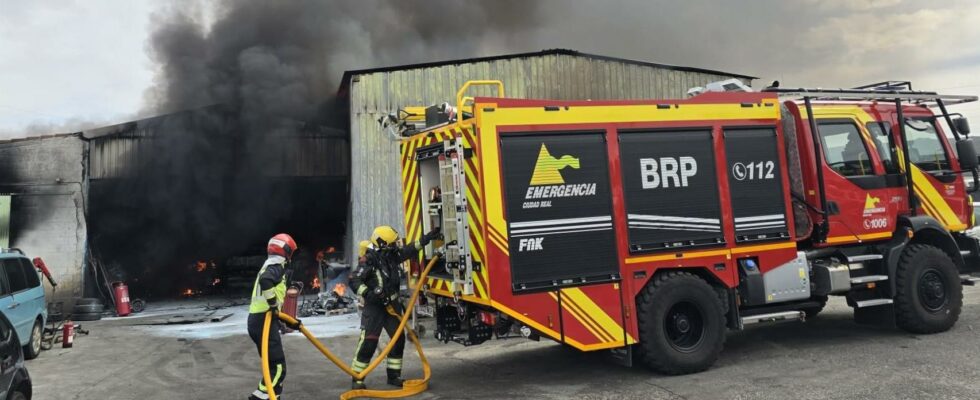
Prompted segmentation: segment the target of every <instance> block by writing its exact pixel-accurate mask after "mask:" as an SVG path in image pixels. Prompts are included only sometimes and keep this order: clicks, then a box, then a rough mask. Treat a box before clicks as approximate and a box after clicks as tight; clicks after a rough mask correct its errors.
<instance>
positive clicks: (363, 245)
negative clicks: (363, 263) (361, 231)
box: [357, 240, 371, 257]
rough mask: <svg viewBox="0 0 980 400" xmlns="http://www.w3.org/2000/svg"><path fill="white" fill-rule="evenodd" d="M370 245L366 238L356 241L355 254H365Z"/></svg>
mask: <svg viewBox="0 0 980 400" xmlns="http://www.w3.org/2000/svg"><path fill="white" fill-rule="evenodd" d="M370 246H371V242H369V241H367V240H362V241H361V242H360V243H358V244H357V256H358V257H364V255H365V254H367V249H368V247H370Z"/></svg>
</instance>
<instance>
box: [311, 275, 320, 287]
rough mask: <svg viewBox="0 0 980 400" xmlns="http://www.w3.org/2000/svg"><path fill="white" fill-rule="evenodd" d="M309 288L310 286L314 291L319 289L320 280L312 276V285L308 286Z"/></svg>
mask: <svg viewBox="0 0 980 400" xmlns="http://www.w3.org/2000/svg"><path fill="white" fill-rule="evenodd" d="M310 286H312V287H313V288H314V289H319V288H320V278H319V277H316V276H314V277H313V284H312V285H310Z"/></svg>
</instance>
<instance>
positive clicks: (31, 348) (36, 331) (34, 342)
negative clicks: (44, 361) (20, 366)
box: [24, 319, 44, 360]
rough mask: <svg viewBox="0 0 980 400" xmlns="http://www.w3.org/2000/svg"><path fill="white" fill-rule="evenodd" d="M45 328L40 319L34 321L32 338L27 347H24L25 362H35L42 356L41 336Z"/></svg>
mask: <svg viewBox="0 0 980 400" xmlns="http://www.w3.org/2000/svg"><path fill="white" fill-rule="evenodd" d="M43 328H44V327H43V326H42V325H41V320H40V319H38V320H37V321H34V327H33V328H31V338H30V339H29V340H28V341H27V345H25V346H24V359H25V360H33V359H35V358H37V356H38V355H40V354H41V334H42V333H43V332H44V329H43Z"/></svg>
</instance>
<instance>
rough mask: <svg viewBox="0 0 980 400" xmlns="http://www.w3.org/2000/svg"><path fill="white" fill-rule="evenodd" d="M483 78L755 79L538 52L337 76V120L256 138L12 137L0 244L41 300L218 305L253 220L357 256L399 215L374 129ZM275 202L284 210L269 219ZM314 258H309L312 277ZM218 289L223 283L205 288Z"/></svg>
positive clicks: (223, 128) (164, 130)
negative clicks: (52, 287)
mask: <svg viewBox="0 0 980 400" xmlns="http://www.w3.org/2000/svg"><path fill="white" fill-rule="evenodd" d="M490 75H492V76H498V77H501V80H502V81H504V82H505V84H508V85H510V86H508V88H509V90H511V91H512V93H514V95H515V96H522V97H528V98H550V99H578V98H585V99H594V100H605V99H648V98H670V97H683V96H684V95H685V93H686V91H687V89H688V88H690V87H695V86H703V85H706V84H707V83H709V82H714V81H720V80H725V79H732V78H736V79H741V80H743V81H744V82H746V83H751V80H752V79H753V78H752V77H750V76H746V75H739V74H730V73H725V72H720V71H710V70H702V69H697V68H689V67H676V66H670V65H661V64H654V63H649V62H641V61H633V60H625V59H617V58H612V57H605V56H598V55H591V54H582V53H578V52H576V51H572V50H561V49H559V50H545V51H541V52H537V53H523V54H512V55H501V56H494V57H484V58H475V59H464V60H450V61H443V62H434V63H429V64H419V65H405V66H394V67H387V68H377V69H367V70H356V71H348V72H346V73H345V74H344V76H343V79H342V82H343V83H342V85H341V87H340V88H339V89H338V91H337V103H336V104H337V105H336V107H337V109H336V115H339V116H342V117H343V118H344V119H345V120H346V121H343V120H342V121H340V122H338V124H337V125H335V126H327V125H314V124H313V123H310V122H304V121H284V122H282V123H281V124H277V125H276V126H275V127H273V128H271V129H270V135H269V136H267V137H262V138H260V140H258V141H255V140H253V138H251V137H248V136H246V135H243V134H240V133H239V132H236V128H235V127H234V126H233V123H235V122H234V121H232V120H233V117H232V116H231V115H230V113H228V112H227V111H224V110H222V109H221V108H220V107H210V108H206V109H200V110H192V111H187V112H182V113H177V114H171V115H163V116H159V117H154V118H149V119H145V120H139V121H132V122H127V123H123V124H119V125H113V126H108V127H104V128H96V129H92V130H88V131H84V132H78V133H67V134H57V135H50V136H41V137H36V138H30V139H14V140H10V141H6V142H3V143H0V154H2V158H0V160H2V161H0V162H2V163H3V164H2V166H0V176H2V178H0V193H3V194H4V195H5V196H9V199H10V207H11V208H10V214H9V218H10V219H9V221H10V222H9V227H4V228H6V229H8V230H6V231H4V230H0V232H9V233H8V237H6V238H0V240H6V241H4V242H0V247H5V248H6V247H14V248H19V249H21V250H23V251H24V252H26V253H28V254H32V255H35V256H38V257H42V258H44V259H45V260H46V262H47V265H48V267H49V268H50V269H51V271H52V273H53V275H54V277H55V279H56V280H57V281H58V282H59V283H60V285H59V290H58V291H57V292H55V293H53V294H52V295H53V296H55V297H57V298H59V299H61V300H63V301H68V302H70V300H71V298H74V297H97V296H99V295H98V293H99V290H103V291H104V290H105V289H100V288H102V287H104V286H105V282H104V280H108V281H110V282H116V281H127V282H128V284H129V286H130V292H131V293H132V294H133V296H134V297H138V298H145V297H157V298H161V297H162V298H167V297H176V296H182V295H183V294H184V293H185V292H187V291H188V290H190V292H191V293H198V292H203V293H209V294H210V293H212V292H215V293H222V292H224V291H225V290H226V289H225V287H226V286H227V285H228V284H229V283H231V282H230V281H228V280H229V278H230V279H231V280H236V278H238V276H236V272H238V271H236V268H235V266H237V265H242V264H247V260H248V258H249V257H250V256H255V255H259V256H261V251H262V249H261V246H262V243H263V241H264V239H265V236H267V235H268V232H264V231H262V230H261V228H260V227H257V226H255V224H254V222H253V221H250V220H249V221H248V222H247V223H246V224H243V225H240V226H236V225H235V223H241V222H244V221H245V220H246V219H247V218H246V216H249V215H275V216H276V218H277V219H278V220H279V221H280V223H281V224H282V225H279V226H283V227H288V228H289V231H290V232H294V235H296V237H297V238H298V240H300V243H302V244H303V245H306V246H310V247H311V248H316V249H320V250H322V249H327V248H330V247H334V248H335V249H346V251H347V253H346V254H356V242H357V241H353V243H352V241H351V240H350V238H363V237H368V236H370V234H371V230H372V229H374V227H375V226H376V225H378V224H388V225H392V226H397V225H399V224H400V222H399V221H401V220H403V218H404V217H403V210H402V209H401V208H400V207H391V206H390V204H393V203H394V204H397V203H398V202H399V201H400V200H399V199H401V197H402V196H401V192H402V189H401V184H400V181H399V180H398V179H397V175H394V174H390V173H389V171H391V170H393V169H397V168H399V161H398V151H399V150H398V148H399V142H398V141H397V140H394V139H393V138H392V137H391V136H390V135H388V134H386V133H385V131H384V129H382V126H381V124H379V122H378V120H379V119H380V118H382V117H384V116H387V115H389V114H391V113H395V112H397V111H398V110H399V109H400V108H403V107H406V106H423V105H432V104H437V103H441V102H444V101H446V99H451V98H453V97H454V96H455V92H456V90H457V89H458V87H459V86H461V85H462V84H463V83H465V82H466V81H468V80H473V79H478V78H480V77H484V76H490ZM586 77H588V78H586ZM631 81H642V82H649V84H645V85H629V84H627V82H631ZM419 89H421V90H419ZM476 93H477V94H479V92H476ZM331 117H332V116H331ZM336 119H338V120H339V119H341V118H336ZM259 148H261V149H264V150H268V149H269V148H273V149H275V151H278V152H281V154H271V155H266V156H265V157H268V159H269V160H277V162H280V163H281V164H278V165H276V164H272V165H270V164H269V163H266V162H261V163H255V162H252V161H248V162H246V161H245V160H246V159H247V157H250V154H252V153H254V151H253V150H254V149H259ZM174 150H177V152H174ZM278 160H283V161H278ZM259 167H260V168H259ZM351 182H361V183H370V184H357V185H352V184H351ZM159 187H167V188H168V190H167V192H166V193H161V192H159V191H158V188H159ZM272 194H275V196H277V197H278V198H270V196H271V195H272ZM243 200H244V203H242V201H243ZM277 203H288V204H290V207H289V209H288V210H285V211H283V210H278V209H274V208H275V207H276V206H275V204H277ZM48 214H51V215H48ZM188 226H192V227H195V228H194V229H191V230H188V229H187V227H188ZM175 239H176V240H175ZM64 249H73V251H72V252H70V253H66V252H65V251H64ZM314 255H315V254H314V252H311V253H308V256H309V257H310V258H309V259H308V260H305V262H306V263H308V264H310V265H311V267H312V264H314V260H313V259H312V257H313V256H314ZM251 258H253V259H254V258H255V257H251ZM260 258H261V257H260ZM202 260H203V261H204V262H206V263H207V264H208V268H209V269H210V268H220V267H223V266H224V265H225V264H228V265H229V266H228V267H227V269H228V270H229V271H227V272H228V273H227V274H225V273H222V271H206V273H200V272H199V271H197V262H198V261H202ZM212 262H214V263H215V265H214V267H212V266H211V263H212ZM258 263H259V265H254V264H252V265H251V267H253V268H257V267H258V266H260V265H261V260H259V261H258ZM251 273H252V272H251V271H248V272H247V274H249V275H250V274H251ZM102 274H106V275H108V276H107V277H103V276H102ZM223 277H224V281H225V282H226V283H225V284H221V283H219V284H218V285H212V284H211V283H213V282H214V279H215V278H218V279H222V278H223ZM312 277H313V274H310V275H308V276H307V280H310V279H312ZM252 278H253V277H251V276H247V277H244V278H242V279H241V280H240V282H239V283H242V285H243V286H240V287H237V290H239V291H242V290H248V286H249V285H251V283H252V282H251V281H252ZM141 282H152V284H150V285H149V286H143V284H142V283H141ZM215 286H217V287H215ZM229 289H230V288H229ZM69 306H70V305H69Z"/></svg>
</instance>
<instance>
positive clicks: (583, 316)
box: [561, 290, 616, 342]
mask: <svg viewBox="0 0 980 400" xmlns="http://www.w3.org/2000/svg"><path fill="white" fill-rule="evenodd" d="M561 292H562V299H561V304H562V306H564V307H566V308H567V309H568V310H569V311H570V312H571V311H572V310H574V313H575V315H576V317H575V318H577V319H579V320H580V321H582V322H584V323H588V324H589V325H591V326H592V327H593V328H594V329H595V331H596V332H598V333H599V336H597V337H598V338H599V340H600V341H602V342H615V341H616V338H615V337H614V336H613V335H612V334H610V333H609V332H608V331H606V330H605V329H603V328H602V326H601V325H599V324H598V323H597V322H596V321H595V319H594V318H593V316H592V314H590V313H588V312H586V311H585V310H583V309H582V307H580V306H579V305H578V303H576V302H575V300H574V299H572V298H571V297H570V296H568V293H566V292H565V290H562V291H561Z"/></svg>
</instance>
